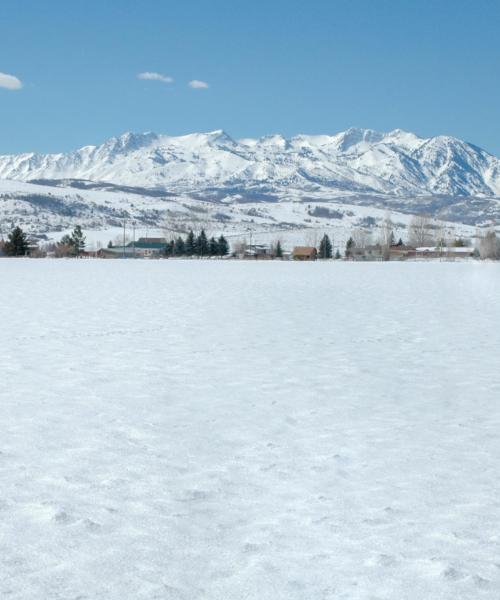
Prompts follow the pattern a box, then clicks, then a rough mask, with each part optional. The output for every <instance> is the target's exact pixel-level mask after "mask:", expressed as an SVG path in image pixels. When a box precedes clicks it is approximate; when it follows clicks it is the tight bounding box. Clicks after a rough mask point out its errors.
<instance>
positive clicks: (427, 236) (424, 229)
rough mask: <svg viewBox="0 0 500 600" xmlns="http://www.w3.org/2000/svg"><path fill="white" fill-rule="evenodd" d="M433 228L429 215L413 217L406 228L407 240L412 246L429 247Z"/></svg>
mask: <svg viewBox="0 0 500 600" xmlns="http://www.w3.org/2000/svg"><path fill="white" fill-rule="evenodd" d="M433 237H434V236H433V227H432V221H431V218H430V216H429V215H415V216H414V217H412V219H411V221H410V224H409V226H408V238H409V240H410V244H411V245H412V246H416V247H421V246H429V245H431V244H432V241H433Z"/></svg>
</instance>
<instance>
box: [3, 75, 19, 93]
mask: <svg viewBox="0 0 500 600" xmlns="http://www.w3.org/2000/svg"><path fill="white" fill-rule="evenodd" d="M22 87H23V84H22V81H21V80H20V79H18V78H17V77H14V75H7V73H0V88H5V89H7V90H20V89H21V88H22Z"/></svg>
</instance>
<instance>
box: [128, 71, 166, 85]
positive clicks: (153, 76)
mask: <svg viewBox="0 0 500 600" xmlns="http://www.w3.org/2000/svg"><path fill="white" fill-rule="evenodd" d="M137 78H138V79H147V80H149V81H161V82H162V83H173V82H174V80H173V78H172V77H168V75H162V74H161V73H155V72H153V71H145V72H144V73H139V75H137Z"/></svg>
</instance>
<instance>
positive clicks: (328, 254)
mask: <svg viewBox="0 0 500 600" xmlns="http://www.w3.org/2000/svg"><path fill="white" fill-rule="evenodd" d="M319 258H332V242H331V241H330V238H329V237H328V235H327V234H326V233H325V235H324V236H323V238H322V239H321V242H320V244H319Z"/></svg>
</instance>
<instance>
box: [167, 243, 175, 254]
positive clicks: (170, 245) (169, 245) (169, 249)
mask: <svg viewBox="0 0 500 600" xmlns="http://www.w3.org/2000/svg"><path fill="white" fill-rule="evenodd" d="M174 248H175V242H174V240H170V241H169V242H167V245H166V246H165V256H173V254H174Z"/></svg>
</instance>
